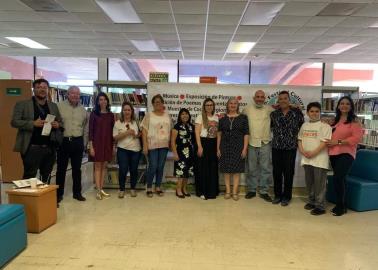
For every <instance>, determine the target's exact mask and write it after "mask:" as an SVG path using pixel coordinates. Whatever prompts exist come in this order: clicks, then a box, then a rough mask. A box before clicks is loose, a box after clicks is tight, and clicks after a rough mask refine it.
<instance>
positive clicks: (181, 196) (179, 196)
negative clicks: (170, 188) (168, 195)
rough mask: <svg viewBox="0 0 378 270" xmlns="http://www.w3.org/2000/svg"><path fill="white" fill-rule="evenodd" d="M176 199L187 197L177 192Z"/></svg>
mask: <svg viewBox="0 0 378 270" xmlns="http://www.w3.org/2000/svg"><path fill="white" fill-rule="evenodd" d="M176 197H178V198H180V199H185V195H184V194H181V195H178V193H177V191H176Z"/></svg>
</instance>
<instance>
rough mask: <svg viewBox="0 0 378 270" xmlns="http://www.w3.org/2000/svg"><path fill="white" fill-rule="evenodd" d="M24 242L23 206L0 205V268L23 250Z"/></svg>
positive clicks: (25, 238) (24, 220)
mask: <svg viewBox="0 0 378 270" xmlns="http://www.w3.org/2000/svg"><path fill="white" fill-rule="evenodd" d="M26 242H27V234H26V218H25V212H24V206H23V205H20V204H2V205H0V268H1V267H2V266H4V265H5V264H6V263H7V262H8V261H10V260H11V259H12V258H13V257H15V256H16V255H17V254H18V253H20V252H21V251H22V250H24V249H25V247H26Z"/></svg>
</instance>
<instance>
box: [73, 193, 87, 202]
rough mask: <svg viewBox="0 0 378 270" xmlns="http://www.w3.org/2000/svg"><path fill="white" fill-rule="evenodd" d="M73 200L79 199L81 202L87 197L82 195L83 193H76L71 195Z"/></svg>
mask: <svg viewBox="0 0 378 270" xmlns="http://www.w3.org/2000/svg"><path fill="white" fill-rule="evenodd" d="M72 197H73V198H74V199H75V200H78V201H81V202H84V201H86V200H87V199H86V198H85V197H83V195H81V194H77V195H73V196H72Z"/></svg>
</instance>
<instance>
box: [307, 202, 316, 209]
mask: <svg viewBox="0 0 378 270" xmlns="http://www.w3.org/2000/svg"><path fill="white" fill-rule="evenodd" d="M314 208H315V205H313V204H312V203H306V205H305V206H304V209H306V210H312V209H314Z"/></svg>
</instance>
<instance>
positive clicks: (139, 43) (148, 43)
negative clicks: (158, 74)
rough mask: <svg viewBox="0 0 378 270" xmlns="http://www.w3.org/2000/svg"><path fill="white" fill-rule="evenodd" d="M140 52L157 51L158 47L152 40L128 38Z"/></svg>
mask: <svg viewBox="0 0 378 270" xmlns="http://www.w3.org/2000/svg"><path fill="white" fill-rule="evenodd" d="M130 42H131V43H132V44H133V45H134V46H135V48H137V49H138V51H140V52H158V51H160V50H159V47H158V45H157V44H156V42H155V41H154V40H130Z"/></svg>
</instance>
